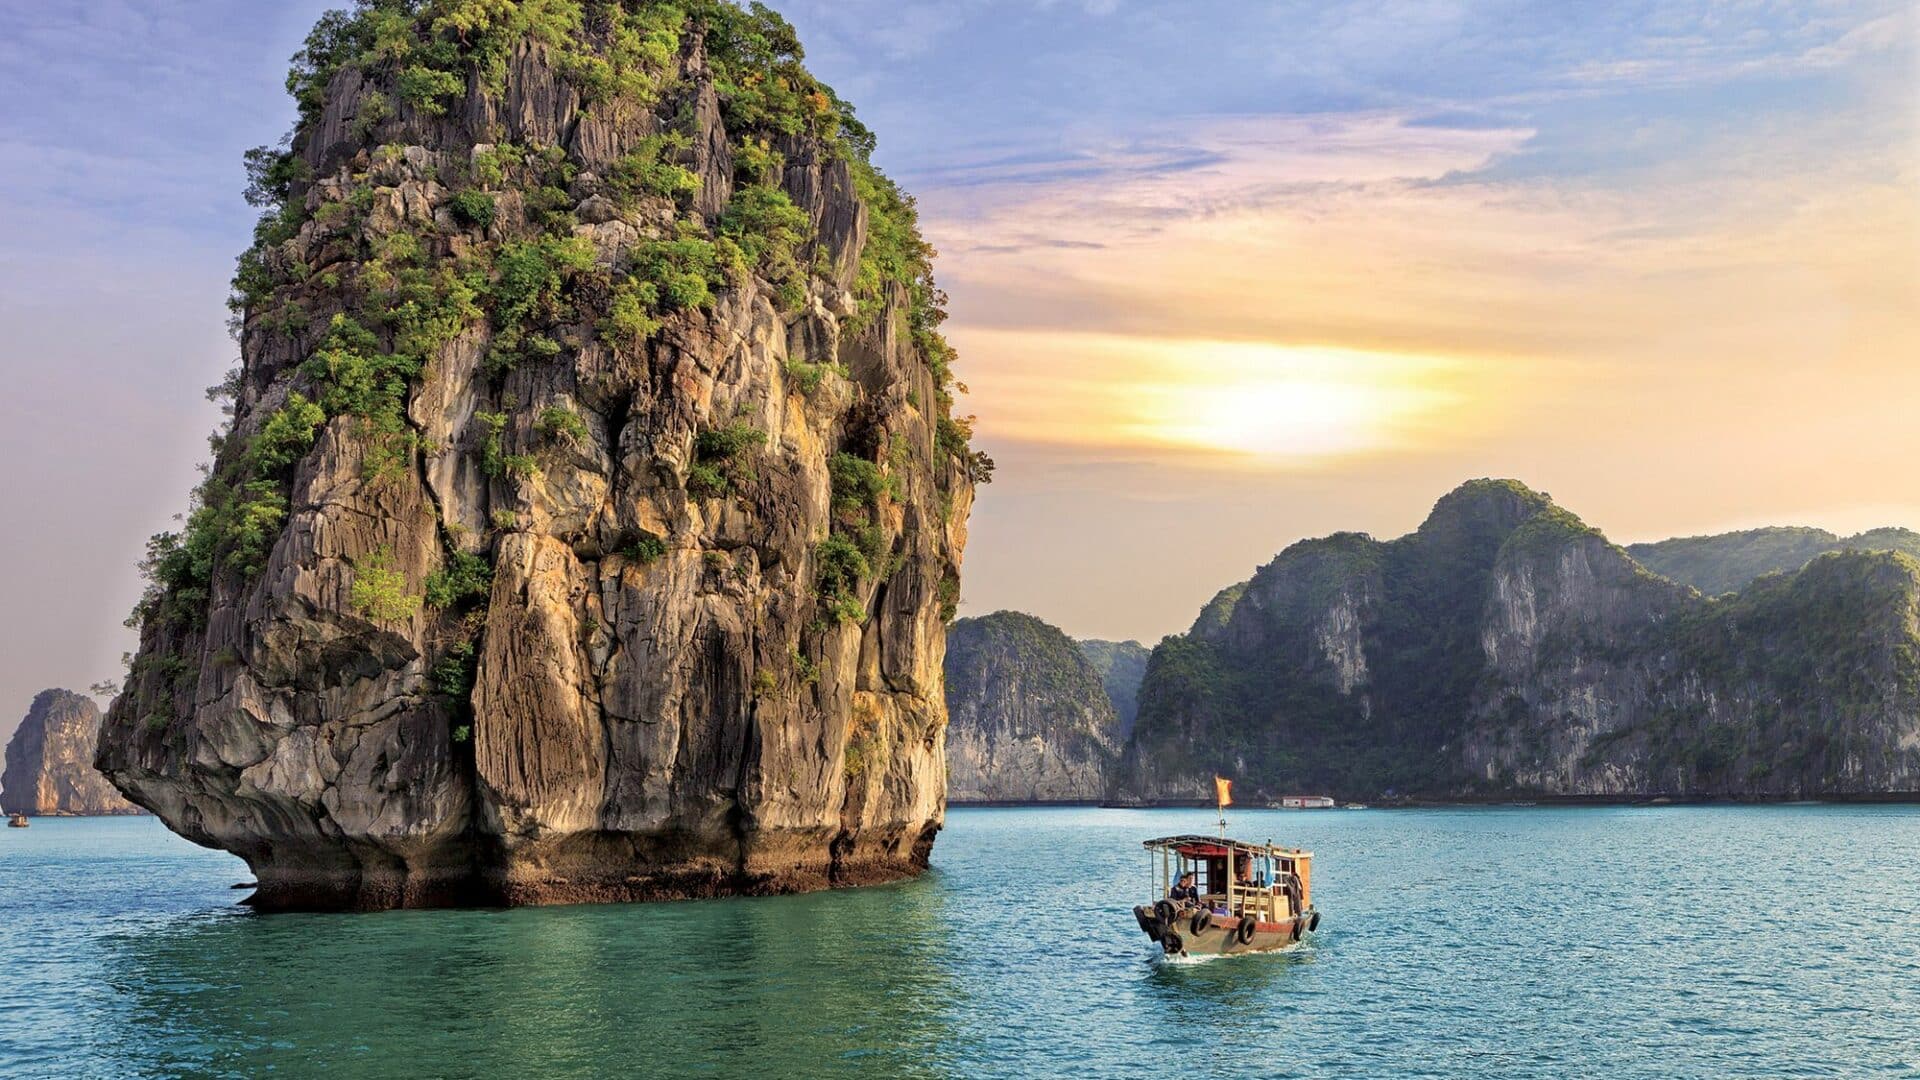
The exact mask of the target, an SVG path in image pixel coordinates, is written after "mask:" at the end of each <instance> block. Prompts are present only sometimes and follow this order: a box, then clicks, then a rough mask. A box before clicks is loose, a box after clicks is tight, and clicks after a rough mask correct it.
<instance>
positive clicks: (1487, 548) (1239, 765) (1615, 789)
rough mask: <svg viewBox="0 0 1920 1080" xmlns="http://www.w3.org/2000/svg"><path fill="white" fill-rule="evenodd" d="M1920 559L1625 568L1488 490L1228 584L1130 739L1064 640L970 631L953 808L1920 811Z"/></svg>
mask: <svg viewBox="0 0 1920 1080" xmlns="http://www.w3.org/2000/svg"><path fill="white" fill-rule="evenodd" d="M1916 540H1920V537H1916V534H1914V533H1912V532H1909V531H1907V530H1903V529H1880V530H1874V531H1872V532H1868V533H1862V534H1860V535H1858V536H1855V537H1847V538H1842V537H1838V536H1834V535H1833V534H1830V533H1824V532H1821V531H1819V530H1806V529H1769V530H1759V531H1754V532H1744V533H1733V534H1727V535H1724V536H1712V537H1695V538H1690V539H1685V540H1675V541H1668V542H1664V543H1658V544H1643V545H1635V546H1634V547H1633V548H1630V549H1622V548H1620V547H1618V546H1616V545H1614V544H1612V543H1610V542H1609V541H1608V540H1607V539H1606V538H1605V537H1604V536H1602V535H1601V534H1600V533H1599V532H1598V531H1597V530H1595V529H1593V528H1591V527H1589V526H1587V525H1586V524H1584V523H1583V522H1581V521H1580V520H1579V519H1578V518H1577V517H1575V516H1574V515H1573V514H1571V513H1569V512H1568V511H1566V510H1564V509H1562V508H1560V507H1559V506H1556V505H1555V504H1554V503H1553V502H1552V500H1551V499H1549V498H1548V497H1547V496H1546V495H1544V494H1541V493H1539V492H1536V491H1533V490H1531V489H1529V488H1527V487H1526V486H1524V485H1522V484H1519V483H1517V482H1513V481H1501V480H1480V481H1474V482H1471V483H1468V484H1465V485H1463V486H1461V487H1460V488H1459V489H1458V490H1456V491H1454V492H1452V493H1451V494H1449V495H1447V496H1446V497H1445V498H1443V499H1441V500H1440V502H1439V503H1438V505H1436V506H1435V507H1434V509H1433V513H1432V514H1431V515H1430V516H1429V517H1428V518H1427V520H1426V522H1425V523H1424V524H1422V525H1421V527H1420V528H1419V529H1418V530H1416V531H1415V532H1414V533H1412V534H1410V535H1408V536H1405V537H1402V538H1400V539H1398V540H1394V541H1390V542H1381V541H1377V540H1374V539H1372V538H1371V537H1367V536H1364V535H1361V534H1357V533H1345V534H1339V535H1335V536H1331V537H1328V538H1326V539H1322V540H1309V541H1302V542H1301V543H1298V544H1295V545H1293V546H1292V547H1289V548H1288V549H1287V550H1286V551H1284V552H1282V553H1281V554H1280V556H1279V557H1278V558H1276V559H1275V560H1274V561H1273V562H1271V563H1269V564H1268V565H1267V566H1265V567H1263V568H1261V570H1260V571H1259V572H1258V573H1257V574H1255V575H1254V577H1253V578H1252V579H1250V580H1249V581H1246V582H1242V583H1239V584H1236V585H1233V586H1230V587H1228V588H1226V589H1223V590H1222V591H1221V593H1220V594H1219V596H1217V597H1216V598H1215V599H1214V600H1213V601H1211V602H1210V603H1208V604H1207V605H1206V606H1205V607H1204V608H1203V609H1202V611H1201V612H1200V614H1199V615H1198V617H1197V618H1196V619H1195V621H1194V624H1193V626H1192V628H1191V629H1190V630H1189V631H1188V632H1187V633H1185V634H1181V635H1177V636H1173V637H1169V638H1167V639H1166V640H1164V641H1162V642H1161V643H1160V644H1159V646H1158V647H1156V648H1155V649H1154V650H1153V652H1152V657H1151V660H1150V662H1149V663H1148V664H1147V665H1146V669H1145V672H1144V676H1143V677H1142V680H1141V683H1140V685H1139V686H1138V688H1137V692H1138V699H1139V717H1138V720H1137V722H1136V723H1134V724H1133V726H1132V729H1131V731H1124V730H1123V727H1122V725H1121V724H1120V723H1119V721H1118V719H1117V718H1114V717H1110V716H1109V715H1108V713H1107V712H1106V711H1105V703H1102V702H1100V701H1098V700H1096V699H1095V697H1094V695H1092V694H1090V693H1089V692H1088V687H1089V684H1090V681H1091V675H1090V674H1089V672H1088V671H1086V670H1085V669H1084V668H1083V667H1082V666H1081V663H1080V661H1081V659H1082V657H1081V656H1080V654H1079V652H1078V651H1076V650H1073V649H1069V648H1067V647H1065V646H1066V645H1067V644H1069V643H1068V642H1067V639H1066V637H1065V635H1064V634H1061V633H1060V632H1059V631H1057V630H1054V629H1053V628H1052V627H1048V626H1046V624H1044V623H1040V622H1039V621H1038V620H1035V619H1031V618H1030V617H1027V616H1020V615H1016V614H1014V613H1001V614H999V615H994V616H989V617H988V618H986V619H981V620H962V621H961V622H960V623H958V624H956V625H955V627H954V634H953V641H954V643H955V644H954V646H953V647H952V649H951V651H950V653H949V659H948V666H947V671H948V680H949V682H948V699H949V707H950V710H951V712H952V717H953V731H952V732H951V733H950V736H949V739H948V746H949V754H950V757H952V758H953V761H952V764H951V769H952V772H953V775H954V777H955V780H954V788H953V793H952V796H951V797H953V798H954V799H956V800H960V799H964V798H981V799H984V800H988V801H999V800H1006V799H1014V798H1020V796H1017V795H1014V794H1012V793H1013V792H1017V791H1021V790H1031V791H1035V792H1040V793H1041V794H1038V795H1034V796H1030V797H1028V798H1029V801H1050V800H1051V799H1052V798H1055V797H1057V794H1056V793H1058V792H1060V791H1062V790H1070V791H1072V792H1073V793H1074V794H1075V796H1076V797H1083V798H1092V797H1093V795H1092V792H1093V791H1094V790H1095V789H1096V788H1097V789H1098V790H1100V791H1101V792H1102V794H1103V796H1104V797H1105V798H1106V799H1108V800H1111V801H1115V802H1120V803H1133V804H1149V803H1155V802H1190V801H1194V800H1196V799H1197V798H1198V797H1199V795H1198V794H1196V793H1204V792H1205V791H1206V790H1207V784H1208V781H1209V780H1210V778H1211V777H1212V776H1213V775H1215V774H1220V775H1228V776H1232V777H1235V778H1236V779H1237V780H1238V781H1239V783H1240V785H1241V786H1240V788H1239V789H1238V790H1239V791H1240V792H1242V793H1243V794H1244V796H1245V797H1246V798H1248V799H1250V800H1255V801H1263V800H1271V799H1274V798H1277V797H1279V796H1281V795H1283V794H1287V793H1294V792H1302V791H1311V792H1324V793H1328V794H1334V795H1337V796H1340V797H1342V798H1348V799H1365V800H1381V799H1388V800H1391V799H1396V798H1397V799H1433V800H1452V799H1487V798H1516V797H1526V798H1554V797H1576V798H1602V799H1641V798H1658V797H1667V798H1748V799H1797V798H1814V797H1823V798H1878V797H1900V798H1912V797H1916V796H1917V795H1920V561H1916V559H1915V557H1914V555H1915V552H1916V544H1915V542H1916ZM1656 571H1658V572H1656ZM1709 592H1710V593H1712V594H1714V595H1706V594H1707V593H1709ZM988 650H991V652H992V654H993V656H994V657H995V662H994V663H993V664H991V665H989V664H986V663H983V662H982V661H980V660H979V654H980V653H981V652H983V651H988ZM1116 748H1117V750H1116ZM1097 768H1100V769H1104V770H1105V772H1104V776H1103V778H1102V779H1100V780H1098V781H1096V780H1095V779H1094V778H1093V772H1094V771H1095V770H1096V769H1097Z"/></svg>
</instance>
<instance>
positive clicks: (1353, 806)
mask: <svg viewBox="0 0 1920 1080" xmlns="http://www.w3.org/2000/svg"><path fill="white" fill-rule="evenodd" d="M1340 809H1342V810H1365V809H1367V804H1366V803H1363V802H1350V803H1348V804H1347V805H1345V806H1343V807H1341V808H1340Z"/></svg>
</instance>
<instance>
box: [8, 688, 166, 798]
mask: <svg viewBox="0 0 1920 1080" xmlns="http://www.w3.org/2000/svg"><path fill="white" fill-rule="evenodd" d="M99 737H100V708H99V706H97V705H95V704H94V703H93V699H92V698H90V697H87V696H85V695H83V694H76V693H74V692H73V691H71V690H42V691H40V693H39V694H38V695H36V696H35V697H34V699H33V705H32V706H31V707H30V708H28V709H27V715H26V718H25V719H23V720H21V721H20V726H19V727H17V728H15V729H14V731H13V738H11V739H9V740H8V741H7V757H6V771H5V772H0V812H5V813H9V814H34V815H73V816H76V817H84V816H91V815H97V814H137V813H139V812H140V808H139V807H137V806H135V805H133V804H132V803H130V802H128V801H127V800H125V799H123V798H121V797H120V793H119V792H117V791H115V790H114V789H113V785H112V784H110V783H108V782H107V778H106V777H104V776H102V775H100V772H99V770H97V769H95V768H94V767H93V754H94V744H95V741H96V740H97V739H98V738H99Z"/></svg>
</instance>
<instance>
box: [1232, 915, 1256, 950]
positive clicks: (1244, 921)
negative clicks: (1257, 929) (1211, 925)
mask: <svg viewBox="0 0 1920 1080" xmlns="http://www.w3.org/2000/svg"><path fill="white" fill-rule="evenodd" d="M1253 931H1254V922H1253V916H1251V915H1242V916H1241V917H1240V925H1239V926H1238V927H1237V928H1235V930H1234V936H1235V937H1237V938H1239V939H1240V944H1242V945H1247V944H1251V943H1252V941H1253Z"/></svg>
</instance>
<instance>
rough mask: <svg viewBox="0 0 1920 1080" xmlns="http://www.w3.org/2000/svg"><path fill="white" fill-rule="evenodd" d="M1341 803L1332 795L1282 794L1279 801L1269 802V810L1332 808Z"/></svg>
mask: <svg viewBox="0 0 1920 1080" xmlns="http://www.w3.org/2000/svg"><path fill="white" fill-rule="evenodd" d="M1338 805H1339V804H1338V803H1336V802H1334V801H1333V797H1332V796H1331V795H1282V796H1280V800H1279V801H1278V802H1271V803H1268V804H1267V809H1269V810H1332V809H1333V808H1334V807H1336V806H1338Z"/></svg>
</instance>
